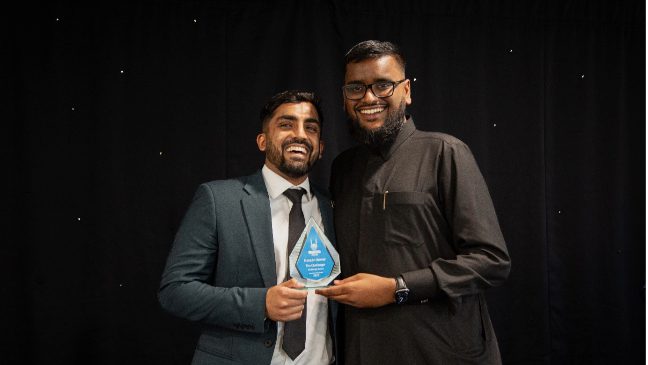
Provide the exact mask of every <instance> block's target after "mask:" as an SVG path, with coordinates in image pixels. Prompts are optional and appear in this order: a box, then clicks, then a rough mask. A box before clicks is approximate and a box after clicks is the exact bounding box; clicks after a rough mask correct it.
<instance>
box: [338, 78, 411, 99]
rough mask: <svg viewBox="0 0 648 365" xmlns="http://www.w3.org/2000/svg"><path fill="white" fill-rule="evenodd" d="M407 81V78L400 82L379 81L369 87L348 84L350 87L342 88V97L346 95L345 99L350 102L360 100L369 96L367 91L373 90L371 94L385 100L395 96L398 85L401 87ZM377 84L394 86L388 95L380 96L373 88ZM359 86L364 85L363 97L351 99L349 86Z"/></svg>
mask: <svg viewBox="0 0 648 365" xmlns="http://www.w3.org/2000/svg"><path fill="white" fill-rule="evenodd" d="M407 80H408V79H407V78H404V79H402V80H399V81H377V82H374V83H372V84H369V85H365V84H348V85H344V86H342V95H344V97H345V98H347V99H349V100H360V99H362V98H364V97H365V95H366V94H367V90H369V89H371V92H372V93H373V94H374V96H375V97H377V98H381V99H384V98H388V97H390V96H392V95H394V90H396V87H397V86H398V85H400V84H401V83H403V82H405V81H407ZM376 84H392V87H391V91H390V92H389V94H388V95H384V96H378V95H376V92H375V91H374V89H373V86H374V85H376ZM358 85H362V86H363V87H364V92H363V93H362V96H360V97H359V98H350V97H349V96H348V95H347V93H346V90H347V87H349V86H358Z"/></svg>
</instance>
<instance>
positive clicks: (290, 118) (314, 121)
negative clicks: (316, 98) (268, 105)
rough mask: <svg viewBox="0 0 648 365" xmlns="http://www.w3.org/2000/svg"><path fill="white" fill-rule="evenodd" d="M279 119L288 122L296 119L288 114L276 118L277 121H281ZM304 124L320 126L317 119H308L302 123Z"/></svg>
mask: <svg viewBox="0 0 648 365" xmlns="http://www.w3.org/2000/svg"><path fill="white" fill-rule="evenodd" d="M281 119H283V120H290V121H296V120H297V117H295V116H294V115H290V114H283V115H280V116H278V117H277V120H281ZM304 123H317V124H320V121H319V119H317V118H308V119H306V120H305V121H304Z"/></svg>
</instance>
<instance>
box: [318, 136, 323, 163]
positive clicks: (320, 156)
mask: <svg viewBox="0 0 648 365" xmlns="http://www.w3.org/2000/svg"><path fill="white" fill-rule="evenodd" d="M323 154H324V140H322V139H320V146H319V156H318V159H320V160H321V159H322V155H323Z"/></svg>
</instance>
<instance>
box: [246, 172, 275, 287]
mask: <svg viewBox="0 0 648 365" xmlns="http://www.w3.org/2000/svg"><path fill="white" fill-rule="evenodd" d="M243 189H244V190H245V191H246V192H247V193H248V194H249V195H248V196H246V197H244V198H243V199H241V204H242V206H243V214H244V215H245V221H246V222H247V228H248V232H249V234H250V239H251V241H252V246H253V247H254V253H255V255H256V258H257V262H258V264H259V270H260V271H261V277H262V278H263V283H264V284H265V286H266V288H269V287H271V286H273V285H276V284H277V273H276V271H277V270H276V266H275V258H274V243H273V241H272V217H271V213H270V200H269V198H268V191H267V189H266V187H265V182H264V181H263V175H261V171H258V172H257V173H256V174H254V175H250V176H249V178H248V181H247V183H246V184H245V186H244V188H243Z"/></svg>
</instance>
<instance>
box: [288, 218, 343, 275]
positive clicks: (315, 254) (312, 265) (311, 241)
mask: <svg viewBox="0 0 648 365" xmlns="http://www.w3.org/2000/svg"><path fill="white" fill-rule="evenodd" d="M333 265H334V262H333V257H331V253H330V252H329V251H328V249H327V247H326V245H325V244H324V243H323V242H322V239H321V238H320V236H319V235H318V234H317V231H316V230H315V228H314V227H311V229H310V230H309V231H308V234H307V235H306V239H305V240H304V245H303V246H302V249H301V252H300V253H299V257H298V259H297V270H298V271H299V274H300V275H301V276H302V278H304V279H307V280H321V279H323V278H326V277H328V276H330V275H331V272H332V271H333Z"/></svg>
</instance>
